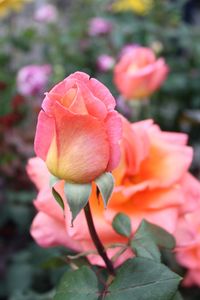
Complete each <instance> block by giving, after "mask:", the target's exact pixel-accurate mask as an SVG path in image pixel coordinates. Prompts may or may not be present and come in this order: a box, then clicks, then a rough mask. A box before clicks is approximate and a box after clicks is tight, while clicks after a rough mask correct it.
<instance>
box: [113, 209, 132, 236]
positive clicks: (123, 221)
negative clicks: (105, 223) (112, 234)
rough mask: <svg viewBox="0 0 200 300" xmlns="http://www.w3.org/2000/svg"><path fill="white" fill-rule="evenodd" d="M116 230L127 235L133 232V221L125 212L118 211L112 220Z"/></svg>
mask: <svg viewBox="0 0 200 300" xmlns="http://www.w3.org/2000/svg"><path fill="white" fill-rule="evenodd" d="M112 226H113V228H114V230H115V231H116V232H117V233H119V234H120V235H123V236H125V237H129V236H130V234H131V221H130V219H129V217H128V216H127V215H125V214H123V213H118V214H117V215H116V216H115V217H114V219H113V222H112Z"/></svg>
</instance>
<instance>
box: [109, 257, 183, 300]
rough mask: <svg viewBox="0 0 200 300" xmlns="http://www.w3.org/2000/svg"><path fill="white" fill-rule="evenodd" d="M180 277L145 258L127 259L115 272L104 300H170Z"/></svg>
mask: <svg viewBox="0 0 200 300" xmlns="http://www.w3.org/2000/svg"><path fill="white" fill-rule="evenodd" d="M180 280H181V278H180V277H179V276H178V275H176V274H175V273H173V272H171V271H170V270H169V269H168V268H167V267H165V266H164V265H162V264H160V263H157V262H154V261H153V260H150V259H145V258H139V257H137V258H134V259H132V260H129V261H127V262H126V263H125V264H124V265H123V266H122V267H121V268H120V269H119V270H118V272H117V277H116V278H115V279H114V281H113V283H112V284H111V286H110V287H109V289H108V291H109V293H110V294H108V296H107V297H106V298H105V299H106V300H113V299H115V300H123V299H127V300H129V299H130V300H132V299H134V300H150V299H151V300H158V299H159V300H171V299H172V297H173V296H174V295H175V293H176V291H177V288H178V284H179V282H180Z"/></svg>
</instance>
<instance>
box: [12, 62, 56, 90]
mask: <svg viewBox="0 0 200 300" xmlns="http://www.w3.org/2000/svg"><path fill="white" fill-rule="evenodd" d="M51 72H52V70H51V66H50V65H42V66H39V65H29V66H25V67H23V68H22V69H20V70H19V72H18V74H17V89H18V91H19V93H20V94H22V95H24V96H36V95H39V94H41V93H43V92H44V89H45V87H46V85H47V83H48V79H49V76H50V75H51Z"/></svg>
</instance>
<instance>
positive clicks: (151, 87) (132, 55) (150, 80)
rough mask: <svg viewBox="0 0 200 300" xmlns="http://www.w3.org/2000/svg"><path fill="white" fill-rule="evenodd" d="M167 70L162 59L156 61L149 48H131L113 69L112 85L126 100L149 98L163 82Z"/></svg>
mask: <svg viewBox="0 0 200 300" xmlns="http://www.w3.org/2000/svg"><path fill="white" fill-rule="evenodd" d="M168 71H169V68H168V66H167V65H166V63H165V60H164V59H163V58H159V59H156V56H155V54H154V52H153V51H152V50H151V49H150V48H145V47H139V46H138V47H132V48H130V50H129V51H125V52H124V54H123V55H122V57H121V58H120V60H119V62H118V63H117V64H116V66H115V68H114V83H115V85H116V87H117V89H118V90H119V92H120V93H121V94H122V96H123V97H124V98H125V99H127V100H131V99H140V98H146V97H148V96H150V95H151V94H152V93H153V92H155V91H156V90H157V89H158V88H159V87H160V86H161V84H162V83H163V82H164V81H165V79H166V77H167V74H168Z"/></svg>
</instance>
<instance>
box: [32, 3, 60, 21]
mask: <svg viewBox="0 0 200 300" xmlns="http://www.w3.org/2000/svg"><path fill="white" fill-rule="evenodd" d="M34 18H35V20H36V21H38V22H41V23H54V22H56V21H57V19H58V11H57V8H56V7H55V6H54V5H52V4H46V5H43V6H41V7H40V8H39V9H38V10H37V11H36V13H35V16H34Z"/></svg>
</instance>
